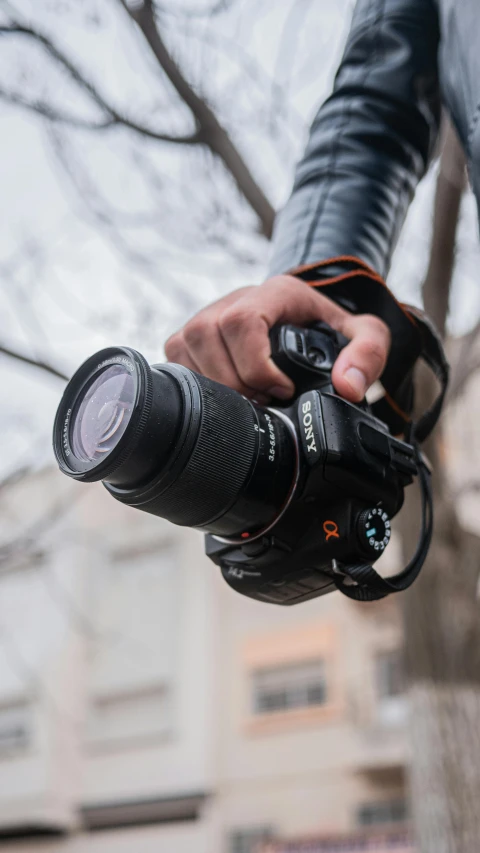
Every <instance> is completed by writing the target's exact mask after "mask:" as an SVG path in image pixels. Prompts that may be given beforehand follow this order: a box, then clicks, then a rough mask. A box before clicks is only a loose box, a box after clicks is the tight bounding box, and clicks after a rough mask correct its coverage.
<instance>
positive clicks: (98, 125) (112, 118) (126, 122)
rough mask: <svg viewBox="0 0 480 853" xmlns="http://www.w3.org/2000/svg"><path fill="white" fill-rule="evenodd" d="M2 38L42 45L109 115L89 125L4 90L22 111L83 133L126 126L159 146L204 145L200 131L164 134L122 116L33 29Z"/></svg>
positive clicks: (13, 29) (6, 29)
mask: <svg viewBox="0 0 480 853" xmlns="http://www.w3.org/2000/svg"><path fill="white" fill-rule="evenodd" d="M2 35H3V36H7V35H17V36H25V37H27V38H30V39H32V40H33V41H35V42H37V43H38V44H40V45H41V46H42V47H43V48H44V49H45V50H46V52H47V53H48V54H49V55H50V56H51V57H52V58H53V59H54V60H55V61H56V62H57V63H58V64H59V65H61V66H62V67H63V69H64V70H65V71H66V72H67V73H68V75H69V76H70V77H71V78H72V80H73V81H74V82H75V83H76V84H77V85H78V86H79V87H80V88H81V89H83V90H84V91H85V92H86V93H87V94H88V95H89V96H90V97H91V98H92V100H93V101H94V102H95V104H96V105H97V106H98V107H99V108H100V109H101V110H102V111H103V112H104V113H106V117H105V119H104V120H103V121H100V122H94V121H88V120H87V119H83V118H78V117H76V116H73V115H70V114H69V113H64V112H62V111H60V110H57V109H56V108H54V107H52V106H51V105H50V104H47V103H46V102H45V101H42V100H34V101H30V100H28V99H27V98H25V97H23V96H22V95H21V94H19V93H18V92H8V91H6V90H4V89H0V99H2V100H4V101H7V102H9V103H11V104H14V105H16V106H19V107H21V108H22V109H26V110H29V111H30V112H34V113H37V114H38V115H41V116H43V117H44V118H47V119H49V120H50V121H54V122H62V123H63V124H67V125H70V126H72V127H76V128H79V129H82V130H93V131H95V130H108V129H110V128H112V127H119V126H123V127H126V128H128V129H129V130H133V131H135V132H136V133H140V134H141V135H142V136H147V137H149V138H150V139H155V140H157V141H158V142H171V143H174V144H177V145H197V144H199V143H200V142H202V136H201V134H200V133H199V132H198V131H194V132H193V133H189V134H186V135H183V136H172V135H171V134H168V133H160V132H158V131H156V130H153V129H152V128H150V127H147V126H145V125H143V124H138V122H135V121H134V120H133V119H131V118H128V117H127V116H124V115H121V114H120V113H119V112H118V110H116V109H115V108H114V107H113V106H112V105H111V104H109V103H108V102H107V101H106V99H105V98H104V96H103V95H102V94H101V93H100V92H99V90H98V89H97V87H96V86H94V84H93V83H91V82H90V81H89V80H87V79H86V77H85V76H84V75H83V73H82V72H81V71H80V70H79V69H78V68H77V67H76V66H75V65H74V64H73V62H72V61H71V60H70V59H69V58H68V57H67V56H66V55H65V54H64V53H63V52H62V51H61V50H60V48H58V47H57V46H56V45H55V44H54V43H53V42H52V40H51V39H50V38H49V37H48V36H46V35H44V34H43V33H40V32H39V31H37V30H34V29H32V28H30V27H25V26H21V25H20V24H10V25H8V26H0V36H2Z"/></svg>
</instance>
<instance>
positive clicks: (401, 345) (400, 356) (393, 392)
mask: <svg viewBox="0 0 480 853" xmlns="http://www.w3.org/2000/svg"><path fill="white" fill-rule="evenodd" d="M291 274H292V275H296V276H298V277H299V278H302V280H303V281H305V282H307V283H308V284H310V285H311V286H312V287H316V288H319V289H321V290H322V293H324V294H325V296H328V297H329V298H330V299H332V300H333V301H334V302H338V304H339V305H341V306H342V307H344V308H346V309H347V310H349V311H352V313H355V314H375V315H376V316H377V317H380V318H381V319H382V320H383V321H384V322H385V323H386V324H387V326H388V327H389V328H390V331H391V333H392V343H391V349H390V353H389V357H388V360H387V364H386V366H385V370H384V372H383V374H382V377H381V382H382V385H383V388H384V390H385V396H384V397H382V399H380V400H378V401H377V402H376V403H374V404H373V405H372V411H373V413H374V414H375V415H376V417H378V418H380V420H382V421H384V423H386V424H387V425H388V427H389V428H390V430H391V432H392V433H393V434H394V435H399V434H408V435H409V436H410V438H411V440H413V439H416V440H417V441H419V442H422V441H424V440H425V438H427V436H428V435H429V434H430V433H431V431H432V429H433V427H434V426H435V424H436V422H437V420H438V418H439V415H440V411H441V408H442V404H443V400H444V397H445V392H446V389H447V383H448V372H449V367H448V362H447V359H446V356H445V352H444V349H443V345H442V342H441V340H440V337H439V335H438V332H437V331H436V329H435V327H434V325H433V323H432V322H431V321H430V320H429V319H428V318H427V317H426V315H425V314H423V312H421V311H419V310H418V309H416V308H413V307H411V306H408V305H402V304H401V303H400V302H398V301H397V300H396V299H395V297H394V296H393V294H392V293H391V292H390V290H389V289H388V287H387V285H386V284H385V282H384V281H383V279H382V278H381V277H380V276H379V275H377V273H376V272H375V271H374V270H372V269H371V268H370V267H369V266H368V265H367V264H365V263H364V262H363V261H361V260H360V259H358V258H351V257H340V258H330V259H328V260H326V261H321V262H319V263H316V264H312V265H310V266H308V267H301V268H299V269H295V270H292V271H291ZM419 359H422V360H423V361H424V362H425V363H426V364H427V365H428V366H429V368H430V369H431V370H432V371H433V373H434V374H435V376H436V377H437V379H438V381H439V383H440V392H439V394H438V396H437V398H436V399H435V401H434V403H433V405H432V406H431V407H430V409H428V410H427V411H426V412H424V413H423V415H422V416H421V417H420V418H419V420H418V421H417V422H416V423H412V412H413V404H414V384H413V370H414V367H415V364H416V363H417V361H418V360H419Z"/></svg>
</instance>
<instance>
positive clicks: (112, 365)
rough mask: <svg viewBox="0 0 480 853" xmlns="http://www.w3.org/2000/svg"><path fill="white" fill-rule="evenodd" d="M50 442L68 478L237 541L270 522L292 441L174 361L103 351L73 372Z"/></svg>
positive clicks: (279, 420) (287, 485)
mask: <svg viewBox="0 0 480 853" xmlns="http://www.w3.org/2000/svg"><path fill="white" fill-rule="evenodd" d="M53 444H54V451H55V455H56V458H57V461H58V464H59V466H60V469H61V470H62V471H63V473H65V474H67V475H68V476H70V477H73V478H74V479H78V480H82V481H85V482H93V481H96V480H103V482H104V485H105V487H106V488H107V490H108V491H109V492H110V494H112V495H113V497H115V498H116V499H117V500H119V501H121V502H122V503H125V504H128V505H130V506H135V507H137V508H138V509H142V510H144V511H145V512H150V513H153V514H154V515H158V516H161V517H162V518H166V519H168V520H169V521H172V522H174V523H175V524H180V525H185V526H188V527H197V528H200V529H202V530H204V531H208V532H210V533H214V534H216V535H220V536H223V537H232V538H235V537H241V538H242V540H243V539H248V538H249V537H251V536H254V535H256V534H257V533H258V532H259V531H261V530H263V529H264V528H266V527H267V526H270V525H271V524H272V523H273V522H274V521H275V519H276V518H277V517H278V516H279V514H280V513H281V511H282V508H283V507H284V506H285V504H286V502H287V501H288V499H289V496H290V495H291V492H292V489H293V487H294V484H295V479H296V474H297V455H296V442H295V438H294V435H293V434H292V430H291V429H290V428H289V426H288V423H287V422H286V421H285V419H284V418H283V417H282V416H281V415H279V414H278V413H277V412H275V411H274V410H269V409H266V408H264V407H261V406H256V405H254V404H252V403H251V402H250V401H249V400H247V399H246V398H245V397H242V396H241V395H240V394H238V393H237V392H236V391H233V390H232V389H230V388H227V387H225V386H223V385H220V384H218V383H217V382H214V381H212V380H211V379H207V378H206V377H204V376H201V375H199V374H197V373H194V372H193V371H191V370H188V369H187V368H185V367H183V366H181V365H175V364H162V365H154V366H149V365H148V363H147V362H146V360H145V359H144V358H143V356H142V355H140V353H138V352H136V350H133V349H130V348H127V347H111V348H109V349H106V350H102V351H101V352H100V353H97V354H96V355H94V356H92V357H91V358H90V359H88V360H87V361H86V362H85V363H84V364H83V365H82V366H81V367H80V368H79V370H78V371H77V372H76V373H75V375H74V376H73V377H72V379H71V380H70V382H69V384H68V385H67V388H66V390H65V393H64V395H63V398H62V401H61V403H60V406H59V408H58V411H57V416H56V419H55V425H54V435H53Z"/></svg>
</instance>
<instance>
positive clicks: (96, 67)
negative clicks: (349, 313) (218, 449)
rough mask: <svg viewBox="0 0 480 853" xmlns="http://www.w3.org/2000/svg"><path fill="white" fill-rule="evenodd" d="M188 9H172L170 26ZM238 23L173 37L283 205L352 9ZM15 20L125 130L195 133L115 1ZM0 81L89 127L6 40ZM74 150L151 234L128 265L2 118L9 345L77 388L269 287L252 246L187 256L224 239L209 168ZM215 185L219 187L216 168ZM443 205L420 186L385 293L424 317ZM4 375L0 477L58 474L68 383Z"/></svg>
mask: <svg viewBox="0 0 480 853" xmlns="http://www.w3.org/2000/svg"><path fill="white" fill-rule="evenodd" d="M183 5H184V4H183V3H180V2H177V3H173V2H172V8H173V9H181V8H183ZM239 5H240V8H241V14H234V15H231V16H225V18H219V19H217V20H216V21H215V23H214V25H210V26H209V28H207V29H205V30H203V29H202V26H203V25H202V24H201V21H199V20H198V19H196V18H193V19H190V20H188V19H185V18H184V17H182V16H181V15H180V16H171V17H169V18H168V19H167V20H166V25H167V33H168V37H169V42H170V43H171V44H174V45H175V49H176V51H177V55H178V57H179V58H180V61H182V62H186V64H187V67H188V73H189V75H190V76H191V78H192V79H193V80H194V82H195V83H196V84H197V85H201V87H202V89H203V91H204V92H206V93H208V96H209V98H210V100H211V102H212V103H214V104H215V106H216V108H217V109H218V111H219V114H220V116H221V118H222V120H223V121H224V122H225V124H226V125H227V127H228V128H229V129H230V131H231V133H232V134H233V135H234V137H235V138H238V140H239V143H240V145H241V147H242V151H243V152H244V153H245V156H246V158H247V160H248V161H249V162H250V163H252V166H253V168H254V170H255V174H256V175H257V177H258V179H259V180H260V182H261V183H262V185H263V186H264V187H265V188H266V190H267V192H268V193H269V195H270V197H271V198H272V199H273V201H274V203H275V204H277V205H278V204H279V203H281V202H282V201H283V199H284V198H285V197H286V194H287V192H288V187H289V184H290V181H291V177H292V170H293V165H294V161H295V158H296V157H297V156H298V154H299V152H300V151H301V148H302V145H303V142H304V136H305V127H306V123H307V122H308V120H309V119H310V117H311V116H312V114H313V113H314V111H315V108H316V106H317V105H318V104H319V103H320V102H321V101H322V100H323V99H324V98H325V97H326V96H327V95H328V93H329V91H330V88H331V85H332V79H333V74H334V71H335V68H336V65H337V64H338V59H339V56H340V53H341V48H342V43H343V40H344V38H345V35H346V32H347V31H348V22H349V16H350V11H351V9H352V5H353V4H352V2H350V0H342V2H340V0H339V2H336V3H331V2H327V0H324V2H316V3H312V2H311V0H296V4H295V6H292V2H290V3H287V2H284V0H278V2H276V3H271V2H261V0H255V2H254V1H253V0H244V2H243V3H240V4H239ZM201 6H202V4H201V3H200V0H190V7H193V8H200V7H201ZM7 7H8V4H6V3H4V2H2V0H0V15H2V14H4V15H6V14H7V13H8V8H7ZM15 7H16V9H19V10H20V11H21V13H22V15H23V16H24V18H25V20H26V21H28V20H30V19H33V20H35V21H36V22H39V23H40V24H41V26H42V29H43V30H44V31H46V32H48V33H50V34H51V36H52V38H54V40H55V41H56V42H57V43H58V44H60V45H61V46H63V48H64V49H66V50H68V51H70V52H72V54H73V56H74V57H75V59H76V61H77V62H78V63H80V64H81V66H82V67H83V68H84V70H85V72H86V73H87V74H88V75H89V77H90V78H91V79H93V80H94V81H95V82H96V83H97V85H99V86H101V88H102V91H103V92H105V93H107V94H108V97H109V98H110V99H111V100H112V101H113V102H114V103H116V104H117V105H120V106H121V107H122V109H123V110H128V112H129V114H130V115H132V116H134V117H137V118H139V119H141V120H148V121H151V122H153V123H155V124H156V126H157V127H159V129H160V128H163V126H164V125H166V128H165V129H167V130H169V131H173V132H180V133H181V132H185V130H188V128H189V118H188V115H187V114H185V112H184V111H182V110H180V111H179V110H178V109H176V108H175V107H174V106H173V107H172V99H171V97H170V96H169V94H168V91H167V90H166V88H165V85H164V82H163V80H162V79H161V78H160V77H159V75H158V72H157V69H156V68H155V66H154V64H153V62H152V61H151V60H150V58H149V56H148V54H147V53H146V52H145V49H144V46H143V44H142V42H141V40H140V38H139V37H138V36H137V34H136V33H135V32H134V30H133V28H132V26H131V24H130V22H129V21H128V20H127V19H126V16H125V14H124V13H123V12H122V11H121V10H119V4H118V2H116V0H109V2H102V3H100V0H85V2H84V3H82V4H78V3H76V2H74V0H62V1H61V2H60V0H59V2H53V0H17V2H16V3H15ZM293 9H294V11H292V10H293ZM2 10H3V12H2ZM96 16H98V19H99V23H95V17H96ZM92 21H93V22H94V23H93V24H92ZM279 54H280V58H279ZM239 58H240V60H241V62H242V71H241V73H240V72H239V61H240V60H239ZM272 77H274V78H275V80H276V81H277V82H278V83H280V84H281V85H282V87H283V88H284V89H285V90H286V91H287V101H288V110H287V111H286V114H285V116H284V117H281V116H280V110H279V105H278V102H277V101H275V100H274V101H273V106H272V97H271V95H272V85H271V82H270V81H271V78H272ZM0 79H1V80H2V85H7V84H8V85H11V86H12V87H16V88H17V90H18V89H20V90H21V91H22V92H26V93H29V94H31V95H34V96H36V97H39V96H41V97H45V98H47V97H48V98H50V99H53V100H54V102H55V103H57V104H58V105H59V106H62V107H63V108H65V109H67V108H68V109H69V110H70V111H71V112H75V113H77V114H79V115H84V116H89V117H95V111H94V110H92V108H91V107H90V106H89V104H88V103H87V101H86V99H85V98H84V97H83V96H80V94H79V93H78V91H77V90H76V89H75V88H74V87H73V86H72V84H71V83H70V82H68V81H67V80H66V79H64V78H63V77H62V76H61V75H59V74H58V73H57V72H56V70H55V68H54V67H53V66H52V64H51V63H50V62H47V61H46V60H45V57H44V56H43V55H42V53H41V52H39V51H38V50H31V49H30V47H29V45H28V44H27V43H26V42H25V41H23V42H22V43H17V44H16V43H14V42H13V40H9V41H8V42H5V40H3V42H2V55H1V57H0ZM67 142H68V146H69V156H70V157H74V158H75V163H77V164H78V166H79V168H80V169H81V173H82V174H83V172H84V171H85V173H86V174H87V175H88V181H89V182H90V184H89V186H90V187H91V188H92V193H95V192H96V191H99V192H100V193H101V194H102V196H104V197H105V198H106V199H108V202H109V204H110V205H112V206H114V207H115V208H116V209H117V210H118V211H119V215H120V216H121V217H122V221H124V222H128V221H129V217H130V218H131V216H132V215H135V216H140V217H141V216H144V215H145V213H146V212H147V213H148V215H149V224H148V226H146V225H144V226H142V227H135V228H131V227H130V226H126V227H125V229H124V230H123V231H122V235H123V238H122V239H124V241H125V242H124V243H122V250H121V251H119V250H118V246H117V247H115V246H113V245H112V242H111V233H109V231H108V228H103V227H99V225H98V222H97V221H95V219H94V217H93V216H92V212H91V211H89V210H88V207H87V206H86V205H85V203H84V201H82V199H81V197H80V196H79V194H78V192H77V191H76V190H75V188H74V187H73V186H72V184H71V182H70V181H69V179H68V178H67V177H66V175H65V173H64V171H63V170H62V168H61V166H60V165H59V161H58V158H57V156H56V154H55V152H54V150H53V147H52V140H51V137H50V136H49V133H48V130H47V128H46V126H45V125H44V123H43V122H42V121H41V120H37V119H35V118H32V117H31V116H29V115H27V114H25V113H23V112H20V111H19V110H17V109H16V108H14V107H8V106H6V105H5V104H3V103H1V102H0V188H1V200H2V203H1V206H0V276H1V277H2V293H1V296H0V340H1V341H3V342H5V343H7V344H11V345H12V346H15V347H17V348H19V349H22V351H24V352H28V353H29V354H35V353H38V354H40V355H44V356H45V357H47V358H49V359H50V360H51V361H53V362H54V363H56V364H57V365H59V366H61V367H63V369H65V370H67V371H72V370H73V369H74V368H75V367H76V366H77V365H78V363H79V362H80V361H81V360H82V359H83V358H84V357H86V356H87V355H89V354H90V353H91V352H93V351H95V350H96V349H98V348H100V347H101V346H104V345H107V344H112V343H126V344H129V345H132V346H137V347H138V348H139V349H142V350H143V351H144V352H145V354H146V355H147V357H150V358H152V359H153V360H157V361H158V360H160V359H161V357H162V346H163V341H164V339H165V337H166V336H167V334H168V333H169V332H170V331H173V329H174V328H176V327H177V326H178V325H179V324H180V323H181V322H182V321H183V320H184V319H186V317H187V316H188V315H189V314H190V313H192V311H193V310H196V309H198V308H199V307H201V305H203V304H205V303H206V302H208V301H209V300H211V299H212V298H214V297H216V296H218V295H219V294H221V293H223V292H227V291H228V290H230V289H232V288H233V287H234V286H237V285H241V284H243V283H249V282H250V281H251V280H260V279H261V277H262V275H263V272H264V270H265V267H266V260H267V253H268V247H267V246H266V244H264V243H263V242H262V241H260V240H259V239H258V238H255V237H246V238H245V239H244V240H243V243H242V242H241V241H240V242H241V246H242V249H244V251H245V252H248V254H249V255H250V256H251V257H252V258H253V259H254V262H253V264H250V265H249V266H248V267H247V266H245V265H244V264H242V263H241V262H240V261H238V260H234V261H233V262H232V261H230V260H229V259H228V258H227V256H226V255H225V253H224V252H221V251H217V252H214V251H213V250H212V249H211V248H210V249H209V250H207V251H205V249H204V247H203V246H202V243H201V242H200V243H199V241H198V239H197V241H196V243H195V238H194V237H193V239H190V238H189V235H190V237H191V235H192V234H193V235H195V227H196V224H195V219H196V217H197V218H200V216H204V217H205V219H206V220H208V222H207V224H209V225H210V227H211V226H212V224H213V225H215V223H214V218H212V217H213V214H212V208H211V207H209V206H208V205H209V201H208V197H207V196H206V194H205V190H206V191H207V194H208V184H205V167H204V164H203V163H202V162H201V161H200V160H197V159H196V155H195V156H193V157H192V158H190V157H185V156H184V153H183V152H182V153H181V155H180V156H178V155H177V154H176V153H175V152H173V151H172V149H171V147H168V146H164V145H163V146H158V145H145V144H144V143H141V142H140V140H139V139H138V137H133V136H130V137H127V135H126V134H121V133H118V132H115V133H111V134H109V135H108V136H105V137H103V138H102V137H97V136H95V135H94V134H89V133H72V132H69V133H68V136H67ZM138 152H141V155H142V157H145V158H147V159H148V161H149V163H150V165H151V167H152V170H153V171H154V172H155V174H158V176H159V180H161V181H162V182H163V184H164V186H165V195H164V196H162V192H161V191H160V190H159V191H158V192H157V191H155V192H154V191H153V189H152V185H151V184H150V182H149V180H147V179H145V177H141V176H140V175H139V173H138V172H137V171H136V170H135V169H134V168H133V166H132V163H133V160H132V158H135V157H136V156H137V153H138ZM209 168H211V177H212V179H213V180H216V181H220V186H222V184H221V181H222V180H223V178H222V177H221V176H220V177H218V176H219V171H218V167H216V166H215V164H212V165H211V167H209ZM197 175H198V176H199V177H198V178H197ZM225 189H226V192H228V186H227V185H225ZM432 189H433V181H432V180H427V181H426V182H425V185H424V186H422V188H421V190H420V192H419V193H418V197H417V199H416V201H415V203H414V205H413V207H412V211H411V214H410V217H409V221H408V224H407V227H406V229H405V231H404V234H403V236H402V240H401V243H400V246H399V249H398V251H397V255H396V258H395V263H394V266H393V269H392V275H391V283H392V286H393V287H394V288H395V289H396V290H397V291H398V292H401V295H402V298H404V299H406V300H410V301H415V300H416V299H417V294H418V282H419V281H420V280H421V275H422V270H423V269H424V266H425V260H426V251H427V247H428V234H429V227H430V226H429V205H430V203H431V196H432ZM205 199H206V200H205ZM204 204H205V207H202V205H204ZM164 210H167V215H165V214H164ZM234 215H235V216H237V217H239V218H238V222H239V223H240V225H241V226H244V225H245V222H247V221H248V217H249V214H248V213H242V212H238V211H235V214H234ZM476 228H477V226H476V214H475V209H474V205H473V202H472V199H471V198H469V199H467V200H466V203H465V212H464V224H463V226H462V247H463V251H462V252H461V254H460V257H461V263H460V264H459V269H458V272H457V276H456V281H455V290H454V293H455V304H454V311H453V314H452V329H453V330H454V331H455V332H462V331H464V330H466V329H467V328H468V327H469V325H472V324H473V322H474V321H475V319H476V317H477V316H478V313H479V308H480V304H479V299H480V292H479V289H478V286H476V281H475V279H476V269H477V266H478V260H479V254H478V248H477V237H476ZM127 243H128V246H129V251H130V250H131V251H133V252H135V251H137V252H139V253H144V254H145V255H148V256H151V258H152V262H151V263H150V266H145V267H144V268H143V269H142V268H139V267H138V265H135V264H134V263H133V262H132V261H131V259H128V258H126V257H125V251H124V250H125V246H126V245H127ZM192 245H193V251H192V250H191V247H192ZM122 252H123V253H122ZM0 370H1V371H2V382H1V383H0V411H1V413H2V415H1V419H0V429H1V430H2V454H1V458H0V470H3V471H5V470H6V469H9V468H11V467H12V466H14V465H16V464H19V463H21V462H22V461H30V460H31V458H32V455H35V457H36V458H37V459H38V461H39V462H42V463H43V462H45V460H47V459H49V458H51V451H50V429H51V423H52V420H53V414H54V411H55V407H56V405H57V402H58V398H59V394H60V392H61V383H60V382H57V381H56V380H54V379H49V378H48V377H45V376H43V375H41V374H39V373H38V372H36V371H34V370H31V369H29V368H26V367H22V366H21V365H17V364H15V363H13V362H10V361H8V360H7V359H5V358H3V359H1V360H0Z"/></svg>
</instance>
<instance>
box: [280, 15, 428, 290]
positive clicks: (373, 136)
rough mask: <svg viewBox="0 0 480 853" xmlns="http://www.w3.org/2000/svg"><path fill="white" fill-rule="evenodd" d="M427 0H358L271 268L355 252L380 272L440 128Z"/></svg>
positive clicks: (283, 214) (282, 222)
mask: <svg viewBox="0 0 480 853" xmlns="http://www.w3.org/2000/svg"><path fill="white" fill-rule="evenodd" d="M438 43H439V22H438V11H437V7H436V5H435V2H434V0H358V2H357V4H356V7H355V12H354V16H353V21H352V27H351V30H350V34H349V36H348V40H347V44H346V48H345V53H344V56H343V59H342V63H341V65H340V68H339V70H338V72H337V75H336V78H335V86H334V91H333V94H332V95H331V97H330V98H328V100H327V101H326V102H325V103H324V104H323V106H322V107H321V108H320V110H319V112H318V114H317V116H316V117H315V119H314V122H313V124H312V127H311V130H310V136H309V140H308V144H307V148H306V151H305V154H304V156H303V158H302V160H301V161H300V163H299V165H298V167H297V170H296V175H295V182H294V187H293V191H292V195H291V197H290V199H289V201H288V202H287V204H286V206H285V208H284V209H283V211H282V212H281V213H280V214H279V216H278V217H277V221H276V226H275V233H274V244H273V259H272V263H271V273H272V274H275V273H281V272H286V271H288V270H289V269H293V268H295V267H297V266H300V265H302V264H309V263H315V262H316V261H319V260H322V259H325V258H330V257H334V256H341V255H355V256H357V257H359V258H361V259H362V260H364V261H366V262H367V263H368V264H370V266H372V267H373V268H374V269H375V270H376V271H377V273H379V274H380V275H382V276H384V275H385V274H386V273H387V271H388V267H389V263H390V258H391V254H392V251H393V248H394V246H395V243H396V240H397V237H398V235H399V231H400V229H401V226H402V224H403V221H404V218H405V215H406V212H407V209H408V205H409V203H410V201H411V199H412V197H413V193H414V191H415V188H416V186H417V183H418V181H419V180H420V178H421V177H422V176H423V175H424V173H425V171H426V169H427V166H428V162H429V159H430V156H431V153H432V149H433V147H434V143H435V140H436V137H437V133H438V126H439V117H440V97H439V84H438V72H437V52H438Z"/></svg>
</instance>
